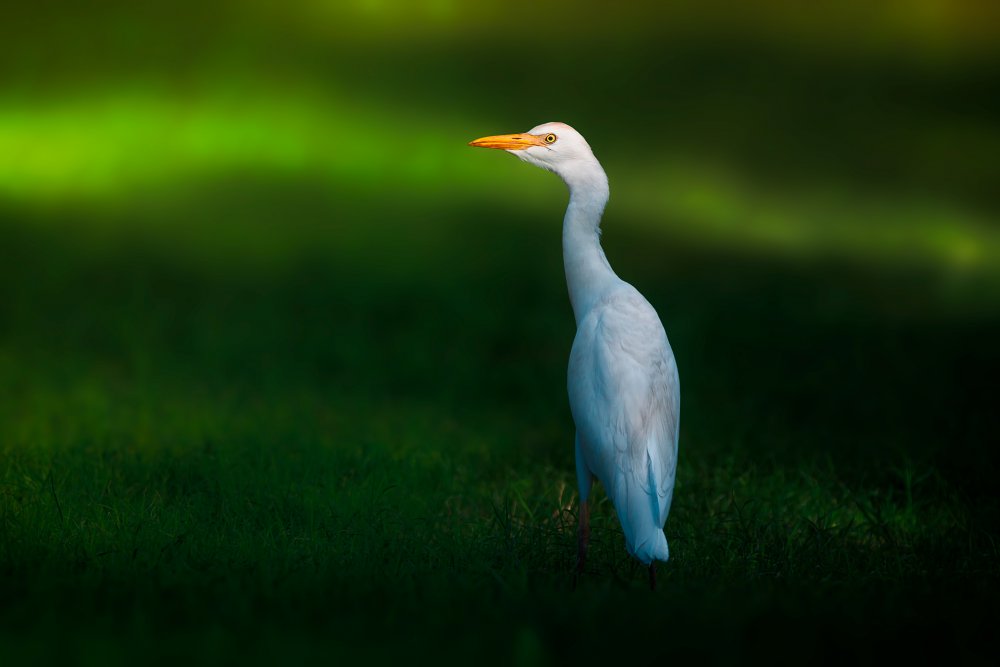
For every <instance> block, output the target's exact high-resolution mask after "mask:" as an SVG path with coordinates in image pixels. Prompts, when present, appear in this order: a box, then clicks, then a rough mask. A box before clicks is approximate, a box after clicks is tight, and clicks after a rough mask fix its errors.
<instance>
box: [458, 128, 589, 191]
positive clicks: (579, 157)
mask: <svg viewBox="0 0 1000 667" xmlns="http://www.w3.org/2000/svg"><path fill="white" fill-rule="evenodd" d="M469 145H470V146H479V147H481V148H499V149H500V150H504V151H507V152H508V153H510V154H511V155H515V156H517V157H518V158H520V159H521V160H523V161H525V162H528V163H530V164H533V165H535V166H536V167H541V168H542V169H547V170H549V171H552V172H555V173H556V174H558V175H559V176H561V177H562V179H563V180H564V181H566V182H567V183H569V184H572V183H573V182H574V181H578V180H580V179H581V178H583V177H586V176H591V175H593V174H594V173H595V168H596V172H600V174H601V176H602V177H603V176H604V172H603V170H601V168H600V163H598V161H597V158H596V157H594V152H593V151H592V150H591V149H590V144H588V143H587V140H586V139H584V138H583V136H582V135H581V134H580V133H579V132H577V131H576V130H574V129H573V128H572V127H570V126H569V125H567V124H566V123H543V124H541V125H539V126H537V127H533V128H531V129H530V130H528V131H527V132H520V133H518V134H500V135H496V136H492V137H482V138H481V139H476V140H475V141H470V142H469Z"/></svg>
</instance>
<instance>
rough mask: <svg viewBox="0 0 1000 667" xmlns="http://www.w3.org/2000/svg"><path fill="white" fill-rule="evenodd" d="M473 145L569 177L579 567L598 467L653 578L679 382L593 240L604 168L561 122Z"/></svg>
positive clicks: (604, 194)
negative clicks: (505, 152) (574, 320)
mask: <svg viewBox="0 0 1000 667" xmlns="http://www.w3.org/2000/svg"><path fill="white" fill-rule="evenodd" d="M471 145H473V146H483V147H486V148H499V149H503V150H506V151H508V152H510V153H512V154H513V155H516V156H517V157H519V158H520V159H522V160H524V161H525V162H530V163H531V164H534V165H536V166H539V167H542V168H544V169H548V170H549V171H552V172H555V173H556V174H558V175H559V176H560V177H561V178H562V179H563V181H565V182H566V185H567V186H568V187H569V192H570V199H569V206H568V207H567V209H566V216H565V218H564V220H563V260H564V263H565V268H566V283H567V286H568V288H569V297H570V301H571V303H572V304H573V313H574V315H575V317H576V325H577V331H576V338H575V339H574V341H573V349H572V351H571V353H570V358H569V372H568V389H569V404H570V410H571V411H572V413H573V421H574V422H575V424H576V429H577V433H576V471H577V482H578V484H579V491H580V552H579V561H578V568H579V570H580V571H582V569H583V565H584V562H585V559H586V549H587V540H588V538H589V504H588V501H589V497H590V490H591V486H592V483H593V479H594V477H596V478H597V479H598V480H600V482H601V483H602V484H603V485H604V487H605V489H606V490H607V494H608V497H610V498H611V501H612V503H613V504H614V506H615V510H616V512H617V513H618V519H619V521H621V525H622V529H623V531H624V533H625V546H626V548H627V549H628V552H629V553H630V554H632V555H633V556H635V557H636V558H638V559H639V560H640V561H642V562H643V563H644V564H647V565H649V568H650V583H651V585H655V572H656V571H655V569H654V561H657V560H661V561H665V560H667V558H668V557H669V554H670V552H669V550H668V548H667V539H666V536H665V535H664V533H663V525H664V523H665V522H666V520H667V514H668V513H669V512H670V501H671V498H672V497H673V490H674V472H675V469H676V465H677V435H678V419H679V416H680V382H679V380H678V376H677V364H676V362H675V361H674V354H673V351H672V350H671V349H670V343H669V342H668V341H667V335H666V333H665V332H664V330H663V325H662V324H661V323H660V319H659V317H657V315H656V311H655V310H654V309H653V307H652V306H651V305H650V304H649V302H648V301H646V299H645V298H643V296H642V295H641V294H640V293H639V291H638V290H636V289H635V288H634V287H632V285H630V284H628V283H627V282H625V281H623V280H621V279H620V278H619V277H618V276H617V275H616V274H615V272H614V271H613V270H612V268H611V265H610V264H608V260H607V258H606V257H605V255H604V250H603V249H602V248H601V243H600V233H601V231H600V222H601V215H602V214H603V212H604V206H605V204H606V203H607V201H608V194H609V190H608V180H607V176H606V175H605V173H604V170H603V169H602V168H601V165H600V163H599V162H598V161H597V158H596V157H594V154H593V152H592V151H591V149H590V146H589V144H587V142H586V140H585V139H584V138H583V137H582V136H581V135H580V134H579V133H578V132H577V131H576V130H574V129H573V128H571V127H570V126H568V125H565V124H563V123H545V124H543V125H539V126H537V127H535V128H533V129H531V130H529V131H528V132H526V133H522V134H510V135H499V136H493V137H484V138H482V139H477V140H475V141H473V142H471Z"/></svg>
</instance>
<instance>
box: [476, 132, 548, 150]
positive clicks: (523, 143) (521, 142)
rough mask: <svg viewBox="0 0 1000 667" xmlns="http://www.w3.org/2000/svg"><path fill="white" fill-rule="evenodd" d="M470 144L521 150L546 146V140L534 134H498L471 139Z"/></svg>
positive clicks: (481, 146)
mask: <svg viewBox="0 0 1000 667" xmlns="http://www.w3.org/2000/svg"><path fill="white" fill-rule="evenodd" d="M469 145H470V146H479V147H480V148H499V149H501V150H505V151H521V150H524V149H525V148H530V147H532V146H544V145H545V142H543V141H542V138H541V137H536V136H535V135H533V134H498V135H496V136H492V137H483V138H481V139H476V140H475V141H470V142H469Z"/></svg>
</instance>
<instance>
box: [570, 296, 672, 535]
mask: <svg viewBox="0 0 1000 667" xmlns="http://www.w3.org/2000/svg"><path fill="white" fill-rule="evenodd" d="M595 311H596V312H595V315H596V320H595V321H594V322H593V323H592V326H593V332H592V337H591V339H590V340H591V345H589V346H587V347H588V348H589V354H584V357H590V358H589V359H586V358H581V359H578V360H577V363H589V364H592V366H591V367H590V369H589V371H590V372H589V373H587V375H588V376H589V378H590V380H591V382H590V383H588V384H591V387H590V392H591V395H592V396H593V399H594V400H591V401H587V402H588V403H589V405H588V406H587V408H586V409H585V410H583V412H585V413H586V414H585V420H586V421H587V422H588V424H587V425H586V428H585V431H586V434H587V435H588V436H589V438H592V439H593V438H596V439H599V446H600V447H601V449H603V450H604V453H605V454H606V456H607V457H608V459H612V460H607V463H608V464H612V465H608V466H607V468H611V469H610V470H606V474H605V476H606V477H609V479H604V480H602V481H603V482H604V484H605V485H606V486H608V487H609V489H608V490H609V492H610V493H611V494H612V496H613V497H614V498H616V508H617V509H618V512H619V515H620V516H622V518H623V524H625V523H626V522H628V523H632V522H634V521H639V522H642V521H641V519H640V517H638V516H635V517H632V518H631V519H628V518H627V517H628V515H630V514H633V513H635V512H639V513H642V514H645V513H646V512H647V511H649V512H650V518H651V519H652V520H653V521H656V522H657V523H658V527H662V526H663V523H664V521H666V518H667V513H668V512H669V510H670V501H671V497H672V495H673V486H674V471H675V468H676V463H677V431H678V417H679V412H680V389H679V381H678V376H677V365H676V362H675V361H674V355H673V352H672V351H671V349H670V344H669V343H668V341H667V336H666V333H665V332H664V330H663V325H662V324H660V319H659V317H657V315H656V311H655V310H654V309H653V307H652V306H650V305H649V303H648V302H647V301H646V300H645V299H644V298H643V297H642V295H641V294H639V293H638V291H636V290H635V289H634V288H632V287H631V286H627V289H622V290H619V291H617V292H616V293H614V294H613V295H612V296H610V297H609V298H607V299H606V300H605V301H604V302H603V303H601V304H600V305H599V306H598V307H597V308H596V309H595ZM574 412H576V411H574ZM578 426H579V424H578ZM595 444H597V443H595ZM640 492H641V493H640ZM646 503H648V504H646ZM626 531H628V527H627V526H626Z"/></svg>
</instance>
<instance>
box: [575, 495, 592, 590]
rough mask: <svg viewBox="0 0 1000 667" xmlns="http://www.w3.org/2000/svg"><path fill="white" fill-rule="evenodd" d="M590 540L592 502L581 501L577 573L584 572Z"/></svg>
mask: <svg viewBox="0 0 1000 667" xmlns="http://www.w3.org/2000/svg"><path fill="white" fill-rule="evenodd" d="M588 542H590V503H588V502H587V501H584V502H582V503H580V533H579V541H578V543H577V552H576V573H577V574H578V575H580V574H583V567H584V565H586V563H587V543H588Z"/></svg>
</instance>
